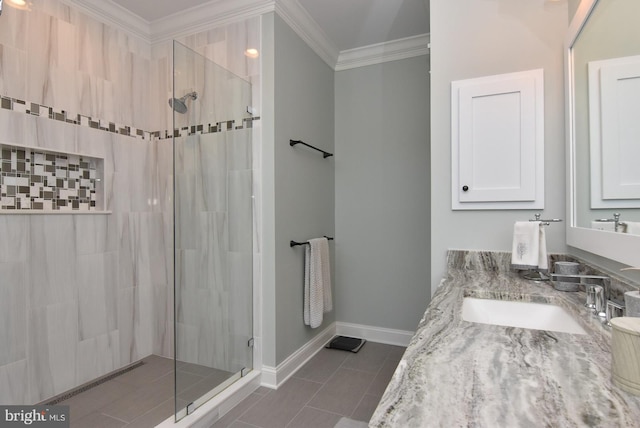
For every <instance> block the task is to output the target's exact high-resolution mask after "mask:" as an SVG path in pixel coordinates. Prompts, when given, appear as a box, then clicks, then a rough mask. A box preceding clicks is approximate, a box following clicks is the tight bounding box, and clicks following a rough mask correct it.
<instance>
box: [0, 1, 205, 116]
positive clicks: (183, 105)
mask: <svg viewBox="0 0 640 428" xmlns="http://www.w3.org/2000/svg"><path fill="white" fill-rule="evenodd" d="M0 1H1V0H0ZM187 99H191V100H197V99H198V93H197V92H189V93H188V94H186V95H184V96H182V97H180V98H170V99H169V105H170V106H171V107H172V108H173V110H175V111H176V112H178V113H180V114H184V113H186V112H187V110H188V108H187Z"/></svg>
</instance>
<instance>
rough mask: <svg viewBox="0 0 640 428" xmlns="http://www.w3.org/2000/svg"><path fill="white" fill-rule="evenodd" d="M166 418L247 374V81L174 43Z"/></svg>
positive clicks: (250, 312) (249, 146)
mask: <svg viewBox="0 0 640 428" xmlns="http://www.w3.org/2000/svg"><path fill="white" fill-rule="evenodd" d="M173 67H174V76H173V79H174V81H173V88H174V89H173V90H174V94H173V98H172V99H171V101H170V104H171V108H172V109H173V129H174V135H173V144H174V246H175V247H174V263H175V284H174V293H175V294H174V297H175V374H176V383H175V388H176V395H175V397H176V420H178V419H181V418H182V417H184V416H185V415H187V414H189V413H191V412H192V411H193V410H195V408H197V407H198V406H200V405H201V404H203V403H204V402H205V401H207V400H208V399H210V398H211V397H213V396H215V395H216V394H218V393H219V392H220V391H222V390H223V389H224V388H226V387H227V386H229V385H230V384H232V383H233V382H235V381H236V380H238V379H239V378H240V377H242V376H244V375H245V374H247V373H248V372H249V371H250V370H251V369H252V367H253V352H252V351H253V350H252V348H251V342H252V341H251V338H252V336H253V318H252V315H253V294H252V292H253V290H252V287H253V276H252V268H253V260H252V254H253V229H252V228H253V197H252V194H253V191H252V175H251V169H252V138H251V137H252V129H251V117H250V115H249V114H248V113H247V106H250V105H251V85H250V84H249V82H247V81H245V80H244V79H241V78H240V77H238V76H236V75H234V74H232V73H231V72H229V71H228V70H225V69H224V68H222V67H220V66H218V65H217V64H215V63H213V62H212V61H210V60H208V59H206V58H205V57H203V56H202V55H200V54H198V53H196V52H194V51H192V50H191V49H189V48H187V47H185V46H183V45H181V44H179V43H177V42H174V51H173Z"/></svg>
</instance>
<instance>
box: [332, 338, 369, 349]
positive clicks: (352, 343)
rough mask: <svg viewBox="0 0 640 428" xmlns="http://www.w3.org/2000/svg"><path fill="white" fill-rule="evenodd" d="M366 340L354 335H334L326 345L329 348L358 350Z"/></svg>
mask: <svg viewBox="0 0 640 428" xmlns="http://www.w3.org/2000/svg"><path fill="white" fill-rule="evenodd" d="M365 342H366V340H364V339H358V338H356V337H347V336H336V337H334V338H333V339H331V342H329V344H328V345H327V346H326V347H327V348H329V349H339V350H341V351H349V352H354V353H355V352H358V351H359V350H360V348H362V345H364V344H365Z"/></svg>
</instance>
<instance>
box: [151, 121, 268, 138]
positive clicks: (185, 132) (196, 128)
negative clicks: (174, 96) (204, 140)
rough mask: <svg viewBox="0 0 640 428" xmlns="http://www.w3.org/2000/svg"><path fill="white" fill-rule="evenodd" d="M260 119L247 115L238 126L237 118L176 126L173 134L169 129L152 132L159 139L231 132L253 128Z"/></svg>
mask: <svg viewBox="0 0 640 428" xmlns="http://www.w3.org/2000/svg"><path fill="white" fill-rule="evenodd" d="M257 120H260V117H247V118H244V119H242V125H238V126H236V121H235V120H225V121H222V122H217V123H216V124H213V125H212V124H210V123H209V124H207V125H206V126H205V125H191V126H185V127H182V128H176V129H174V130H173V135H172V134H171V131H169V130H167V131H164V132H163V133H160V132H152V133H151V135H152V136H154V137H156V138H157V139H158V140H167V139H169V138H173V137H175V138H179V137H188V136H191V135H202V134H213V133H217V132H231V131H236V130H239V129H249V128H253V122H254V121H257Z"/></svg>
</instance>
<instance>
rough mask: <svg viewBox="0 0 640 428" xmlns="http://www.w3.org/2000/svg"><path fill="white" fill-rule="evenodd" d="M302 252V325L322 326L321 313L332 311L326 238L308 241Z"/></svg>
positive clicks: (327, 242) (329, 266)
mask: <svg viewBox="0 0 640 428" xmlns="http://www.w3.org/2000/svg"><path fill="white" fill-rule="evenodd" d="M305 247H306V248H305V252H304V323H305V325H308V326H310V327H311V328H316V327H319V326H320V325H321V324H322V319H323V313H324V312H329V311H331V310H332V309H333V299H332V295H331V265H330V262H329V241H328V239H327V238H315V239H310V240H309V245H306V246H305Z"/></svg>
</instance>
